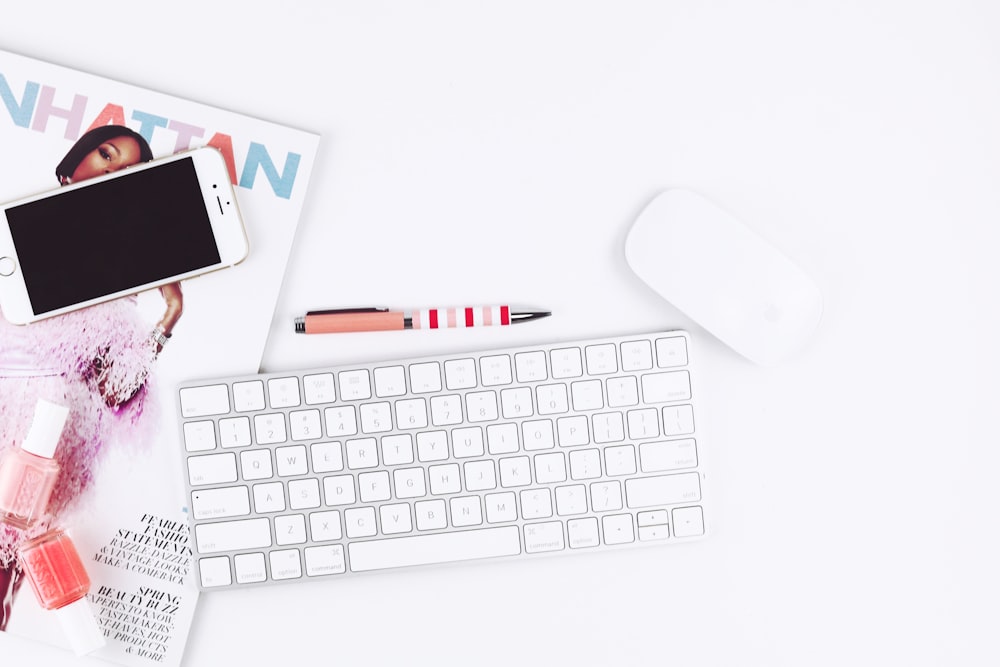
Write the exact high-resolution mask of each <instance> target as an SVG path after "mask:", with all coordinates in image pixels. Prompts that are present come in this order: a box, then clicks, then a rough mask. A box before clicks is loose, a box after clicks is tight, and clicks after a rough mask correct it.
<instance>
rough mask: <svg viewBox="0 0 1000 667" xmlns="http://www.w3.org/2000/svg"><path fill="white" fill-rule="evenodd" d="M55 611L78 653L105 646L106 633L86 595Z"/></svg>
mask: <svg viewBox="0 0 1000 667" xmlns="http://www.w3.org/2000/svg"><path fill="white" fill-rule="evenodd" d="M54 613H55V614H56V615H57V616H58V617H59V623H60V624H61V625H62V629H63V632H64V633H65V634H66V639H68V640H69V643H70V646H72V647H73V652H74V653H76V654H77V655H86V654H87V653H90V652H92V651H96V650H97V649H99V648H101V647H102V646H104V633H103V632H101V627H100V626H99V625H98V624H97V619H96V618H94V611H93V609H91V608H90V602H89V601H88V600H87V598H86V597H82V598H80V599H79V600H76V601H75V602H70V603H69V604H68V605H65V606H63V607H60V608H59V609H55V610H54Z"/></svg>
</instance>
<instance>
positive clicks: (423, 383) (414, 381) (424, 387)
mask: <svg viewBox="0 0 1000 667" xmlns="http://www.w3.org/2000/svg"><path fill="white" fill-rule="evenodd" d="M410 391H412V392H413V393H414V394H429V393H433V392H437V391H441V366H440V364H438V362H436V361H431V362H427V363H421V364H411V365H410Z"/></svg>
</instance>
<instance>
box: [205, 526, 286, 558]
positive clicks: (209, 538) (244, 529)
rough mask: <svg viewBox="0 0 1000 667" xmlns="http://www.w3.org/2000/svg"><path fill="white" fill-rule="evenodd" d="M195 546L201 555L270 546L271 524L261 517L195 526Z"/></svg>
mask: <svg viewBox="0 0 1000 667" xmlns="http://www.w3.org/2000/svg"><path fill="white" fill-rule="evenodd" d="M194 537H195V545H196V546H197V548H198V551H199V552H200V553H203V554H208V553H218V552H220V551H243V550H247V549H263V548H266V547H269V546H271V523H270V521H268V520H267V519H265V518H263V517H261V518H256V519H239V520H236V521H222V522H218V523H203V524H200V525H197V526H195V529H194Z"/></svg>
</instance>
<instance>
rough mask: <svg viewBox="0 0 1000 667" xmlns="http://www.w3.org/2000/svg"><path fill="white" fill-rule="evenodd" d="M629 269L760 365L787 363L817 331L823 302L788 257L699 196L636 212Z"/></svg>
mask: <svg viewBox="0 0 1000 667" xmlns="http://www.w3.org/2000/svg"><path fill="white" fill-rule="evenodd" d="M625 257H626V260H627V261H628V264H629V266H630V267H631V268H632V270H633V271H634V272H635V273H636V275H638V276H639V278H641V279H642V280H643V282H645V283H646V284H647V285H649V286H650V287H651V288H652V289H653V290H655V291H656V292H657V293H659V294H660V295H661V296H662V297H663V298H664V299H666V300H667V301H669V302H670V303H672V304H673V305H674V306H676V307H677V308H678V309H679V310H681V311H682V312H683V313H684V314H686V315H687V316H688V317H690V318H691V319H693V320H694V321H695V322H697V323H698V324H700V325H701V326H703V327H704V328H705V329H706V330H707V331H708V332H709V333H711V334H713V335H714V336H716V337H717V338H718V339H719V340H721V341H722V342H723V343H725V344H726V345H728V346H729V347H731V348H732V349H733V350H735V351H736V352H738V353H740V354H741V355H743V356H744V357H746V358H747V359H749V360H751V361H753V362H755V363H757V364H761V365H770V364H774V363H777V362H780V361H782V360H784V359H787V358H789V357H791V356H792V355H793V354H795V353H796V352H798V351H799V350H800V349H801V348H802V347H803V346H804V345H805V343H806V342H807V340H808V339H809V337H810V336H811V335H812V333H813V332H814V331H815V330H816V328H817V326H818V325H819V321H820V317H821V315H822V312H823V297H822V294H821V292H820V290H819V287H818V286H817V285H816V283H815V282H813V280H812V279H811V278H810V277H809V276H807V275H806V274H805V273H804V272H803V271H802V270H801V269H800V268H799V267H798V266H796V265H795V263H793V262H792V261H791V260H790V259H789V258H788V257H787V256H786V255H784V254H783V253H782V252H780V251H779V250H778V249H777V248H775V247H774V246H772V245H771V244H769V243H768V242H767V241H765V240H764V239H763V238H762V237H760V236H759V235H758V234H757V233H755V232H754V231H752V230H751V229H749V228H748V227H747V226H746V225H744V224H743V223H742V222H740V221H739V220H737V219H736V218H734V217H733V216H732V215H730V214H729V213H727V212H726V211H724V210H722V209H721V208H719V207H718V206H716V205H715V204H713V203H712V202H710V201H709V200H708V199H706V198H704V197H702V196H701V195H699V194H696V193H694V192H691V191H689V190H683V189H671V190H667V191H665V192H663V193H661V194H659V195H658V196H657V197H656V198H654V199H653V201H652V202H650V203H649V205H647V206H646V208H644V209H643V211H642V212H641V213H640V214H639V217H638V218H636V221H635V222H634V223H633V225H632V228H631V229H630V230H629V233H628V237H627V239H626V241H625Z"/></svg>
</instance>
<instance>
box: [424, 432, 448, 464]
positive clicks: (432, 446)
mask: <svg viewBox="0 0 1000 667" xmlns="http://www.w3.org/2000/svg"><path fill="white" fill-rule="evenodd" d="M417 458H419V459H420V461H421V462H422V463H428V462H430V461H444V460H445V459H447V458H448V433H447V432H445V431H425V432H423V433H418V434H417Z"/></svg>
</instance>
